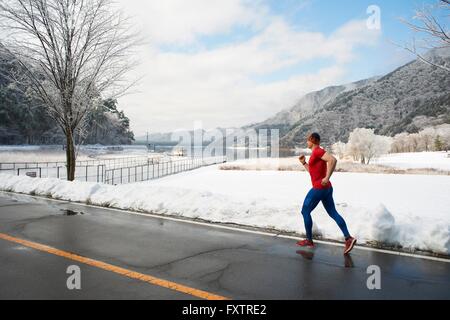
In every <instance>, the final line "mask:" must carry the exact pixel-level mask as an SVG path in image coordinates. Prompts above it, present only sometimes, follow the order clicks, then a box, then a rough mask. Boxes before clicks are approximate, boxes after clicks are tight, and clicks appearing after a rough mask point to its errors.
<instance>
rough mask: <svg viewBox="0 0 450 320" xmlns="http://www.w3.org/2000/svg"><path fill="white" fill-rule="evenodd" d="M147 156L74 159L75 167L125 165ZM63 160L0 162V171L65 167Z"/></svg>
mask: <svg viewBox="0 0 450 320" xmlns="http://www.w3.org/2000/svg"><path fill="white" fill-rule="evenodd" d="M148 159H149V158H148V157H147V156H137V157H122V158H111V159H95V160H94V159H93V160H81V161H76V166H77V167H86V166H98V165H104V166H106V167H113V168H117V167H126V166H133V165H139V164H143V163H146V162H147V161H148ZM65 166H66V162H65V161H58V162H39V161H36V162H0V171H8V170H9V171H10V170H13V171H16V170H17V169H33V168H58V167H65Z"/></svg>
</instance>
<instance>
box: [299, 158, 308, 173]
mask: <svg viewBox="0 0 450 320" xmlns="http://www.w3.org/2000/svg"><path fill="white" fill-rule="evenodd" d="M298 159H299V160H300V163H301V164H302V165H303V167H305V170H306V171H308V172H309V164H308V163H307V162H306V157H305V155H301V156H300V158H298Z"/></svg>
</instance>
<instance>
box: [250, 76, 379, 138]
mask: <svg viewBox="0 0 450 320" xmlns="http://www.w3.org/2000/svg"><path fill="white" fill-rule="evenodd" d="M377 79H378V78H376V77H375V78H371V79H366V80H361V81H357V82H353V83H349V84H346V85H341V86H331V87H326V88H325V89H322V90H319V91H315V92H311V93H308V94H306V95H305V96H303V97H302V98H301V99H300V100H299V101H298V102H297V103H296V104H295V105H294V106H293V107H292V108H291V109H289V110H283V111H281V112H279V113H277V114H276V115H275V116H273V117H272V118H269V119H268V120H266V121H264V122H261V123H257V124H253V125H250V126H248V127H245V129H279V130H280V134H281V135H282V136H283V135H284V134H286V133H288V132H289V130H290V129H291V128H292V126H294V125H295V124H296V123H297V122H299V121H300V120H301V119H304V118H306V117H308V116H310V115H312V114H314V112H316V111H317V110H319V109H321V108H322V107H323V106H324V105H326V104H327V103H328V102H330V101H333V100H334V99H336V97H338V96H339V95H340V94H342V93H344V92H348V91H351V90H354V89H357V88H361V87H364V86H366V85H368V84H370V83H372V82H374V81H376V80H377Z"/></svg>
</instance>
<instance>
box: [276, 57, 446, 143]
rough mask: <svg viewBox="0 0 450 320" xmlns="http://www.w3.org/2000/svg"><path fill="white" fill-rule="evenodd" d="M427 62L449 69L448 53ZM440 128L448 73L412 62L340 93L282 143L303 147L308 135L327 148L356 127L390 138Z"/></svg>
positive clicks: (346, 137) (296, 128)
mask: <svg viewBox="0 0 450 320" xmlns="http://www.w3.org/2000/svg"><path fill="white" fill-rule="evenodd" d="M430 57H431V58H432V59H433V60H434V61H435V62H438V63H445V64H448V65H450V52H449V50H447V51H445V52H443V51H440V52H435V53H432V54H431V55H430ZM315 107H316V108H317V106H315ZM442 123H450V74H449V73H447V72H446V71H444V70H442V69H439V68H436V67H433V66H431V65H428V64H426V63H424V62H422V61H419V60H416V61H413V62H411V63H408V64H407V65H405V66H403V67H400V68H398V69H397V70H395V71H393V72H391V73H390V74H388V75H386V76H384V77H382V78H380V79H377V80H375V81H373V82H371V83H368V84H367V85H366V86H363V87H360V88H357V89H354V90H351V91H346V92H343V93H341V94H339V95H337V96H336V97H335V98H334V99H331V100H330V101H328V102H327V103H325V104H324V105H323V106H322V107H318V108H317V109H316V112H314V113H310V114H307V115H306V116H303V117H301V118H300V119H299V120H298V121H297V123H296V124H294V125H293V126H292V127H291V129H290V130H289V131H288V132H287V133H286V134H283V138H282V141H281V144H282V145H284V146H290V147H292V146H295V145H297V144H303V143H304V140H305V137H306V135H307V134H308V133H309V132H312V131H317V132H320V133H321V135H322V136H323V138H324V143H325V144H332V143H334V142H336V141H339V140H341V141H347V139H348V136H349V134H350V132H351V131H352V130H353V129H355V128H358V127H364V128H373V129H375V131H376V132H377V133H378V134H383V135H395V134H397V133H400V132H405V131H406V132H415V131H418V130H419V129H422V128H424V127H427V126H430V125H437V124H442Z"/></svg>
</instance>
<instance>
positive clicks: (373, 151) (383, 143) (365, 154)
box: [347, 128, 392, 164]
mask: <svg viewBox="0 0 450 320" xmlns="http://www.w3.org/2000/svg"><path fill="white" fill-rule="evenodd" d="M391 145H392V138H390V137H385V136H378V135H376V134H375V133H374V130H373V129H364V128H357V129H355V130H353V132H351V133H350V137H349V141H348V146H347V150H349V152H350V154H351V155H352V156H353V157H354V158H355V156H356V157H357V158H358V159H359V161H361V163H362V164H369V163H370V161H371V160H372V159H373V158H374V157H376V156H379V155H382V154H386V153H388V152H389V151H390V149H391Z"/></svg>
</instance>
